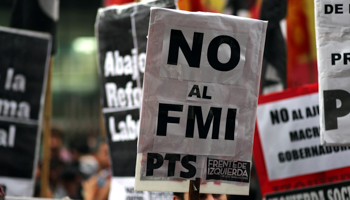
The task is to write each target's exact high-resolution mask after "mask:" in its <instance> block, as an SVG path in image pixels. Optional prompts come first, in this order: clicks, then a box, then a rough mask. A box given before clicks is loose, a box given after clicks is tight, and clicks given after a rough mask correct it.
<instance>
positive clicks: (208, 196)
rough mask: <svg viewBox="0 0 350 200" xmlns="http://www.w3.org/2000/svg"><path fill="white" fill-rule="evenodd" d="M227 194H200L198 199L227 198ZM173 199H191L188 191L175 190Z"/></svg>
mask: <svg viewBox="0 0 350 200" xmlns="http://www.w3.org/2000/svg"><path fill="white" fill-rule="evenodd" d="M227 199H228V198H227V195H226V194H199V199H198V200H227ZM173 200H189V196H188V192H185V193H177V192H174V196H173Z"/></svg>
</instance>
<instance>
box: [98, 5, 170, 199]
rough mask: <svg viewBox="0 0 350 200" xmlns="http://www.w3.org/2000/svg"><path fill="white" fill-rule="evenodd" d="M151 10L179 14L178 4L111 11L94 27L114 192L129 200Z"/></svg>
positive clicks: (102, 14)
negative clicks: (156, 8) (170, 10)
mask: <svg viewBox="0 0 350 200" xmlns="http://www.w3.org/2000/svg"><path fill="white" fill-rule="evenodd" d="M151 6H160V7H168V8H176V6H175V2H174V0H156V1H154V0H153V1H143V2H140V3H132V4H126V5H122V6H110V7H106V8H101V9H99V11H98V14H97V18H96V24H95V33H96V38H97V40H98V50H99V52H98V56H99V57H98V59H99V74H100V78H101V107H102V113H103V118H104V123H105V128H106V132H107V138H108V145H109V152H110V158H111V163H112V175H113V178H112V179H113V180H112V185H111V188H112V189H111V191H113V190H114V189H113V188H116V187H117V188H120V185H124V187H125V188H124V189H125V191H124V193H125V194H130V193H128V191H130V184H126V183H129V182H126V181H125V179H127V180H130V178H131V181H134V180H133V179H134V176H135V162H136V155H137V137H138V135H139V118H140V116H139V115H140V107H141V96H142V84H143V74H144V70H145V62H146V45H147V34H148V23H149V14H150V7H151ZM132 185H133V184H132ZM124 193H119V194H118V199H123V197H122V196H120V195H121V194H124ZM110 196H113V195H110ZM126 198H127V196H125V199H126ZM111 199H112V198H111Z"/></svg>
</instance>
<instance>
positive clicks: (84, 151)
mask: <svg viewBox="0 0 350 200" xmlns="http://www.w3.org/2000/svg"><path fill="white" fill-rule="evenodd" d="M70 151H71V155H72V164H73V165H75V166H76V167H77V168H78V169H79V171H80V172H81V175H82V178H83V180H87V179H89V178H90V177H91V176H92V175H94V174H95V173H96V172H97V171H98V169H99V163H98V161H97V159H96V157H95V156H93V155H92V154H91V150H90V147H89V145H88V143H87V140H86V139H83V138H76V139H73V140H72V141H71V143H70Z"/></svg>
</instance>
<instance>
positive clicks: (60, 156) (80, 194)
mask: <svg viewBox="0 0 350 200" xmlns="http://www.w3.org/2000/svg"><path fill="white" fill-rule="evenodd" d="M63 136H64V134H63V132H62V131H61V130H59V129H55V128H54V129H52V131H51V137H50V150H51V151H50V154H51V155H50V172H49V187H48V189H49V191H47V193H48V194H49V196H48V197H49V198H64V197H69V198H71V199H84V200H104V199H108V193H109V186H110V178H111V171H110V160H109V154H108V145H107V142H106V139H105V138H103V137H102V136H101V137H100V138H86V137H79V138H76V139H74V138H73V139H71V140H70V142H68V144H67V145H63V139H64V138H63ZM40 169H41V164H40V163H39V165H38V168H37V173H36V189H35V194H34V196H36V197H40V189H41V185H40V180H41V173H40Z"/></svg>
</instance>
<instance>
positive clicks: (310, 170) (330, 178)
mask: <svg viewBox="0 0 350 200" xmlns="http://www.w3.org/2000/svg"><path fill="white" fill-rule="evenodd" d="M318 98H319V94H318V85H317V84H313V85H307V86H304V87H300V88H295V89H288V90H285V91H283V92H279V93H273V94H269V95H264V96H261V97H260V98H259V104H258V109H257V128H256V133H255V139H254V150H253V157H254V163H255V166H256V172H257V175H258V179H259V184H260V189H261V193H262V196H264V195H265V194H267V193H272V192H279V191H284V190H295V189H298V188H304V187H310V186H315V185H320V184H325V183H329V182H337V181H341V180H346V179H349V178H350V167H349V165H350V161H349V159H348V157H349V156H350V148H349V147H337V146H334V147H331V146H327V147H325V146H322V145H320V122H319V115H320V110H319V104H318V103H319V102H318Z"/></svg>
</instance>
